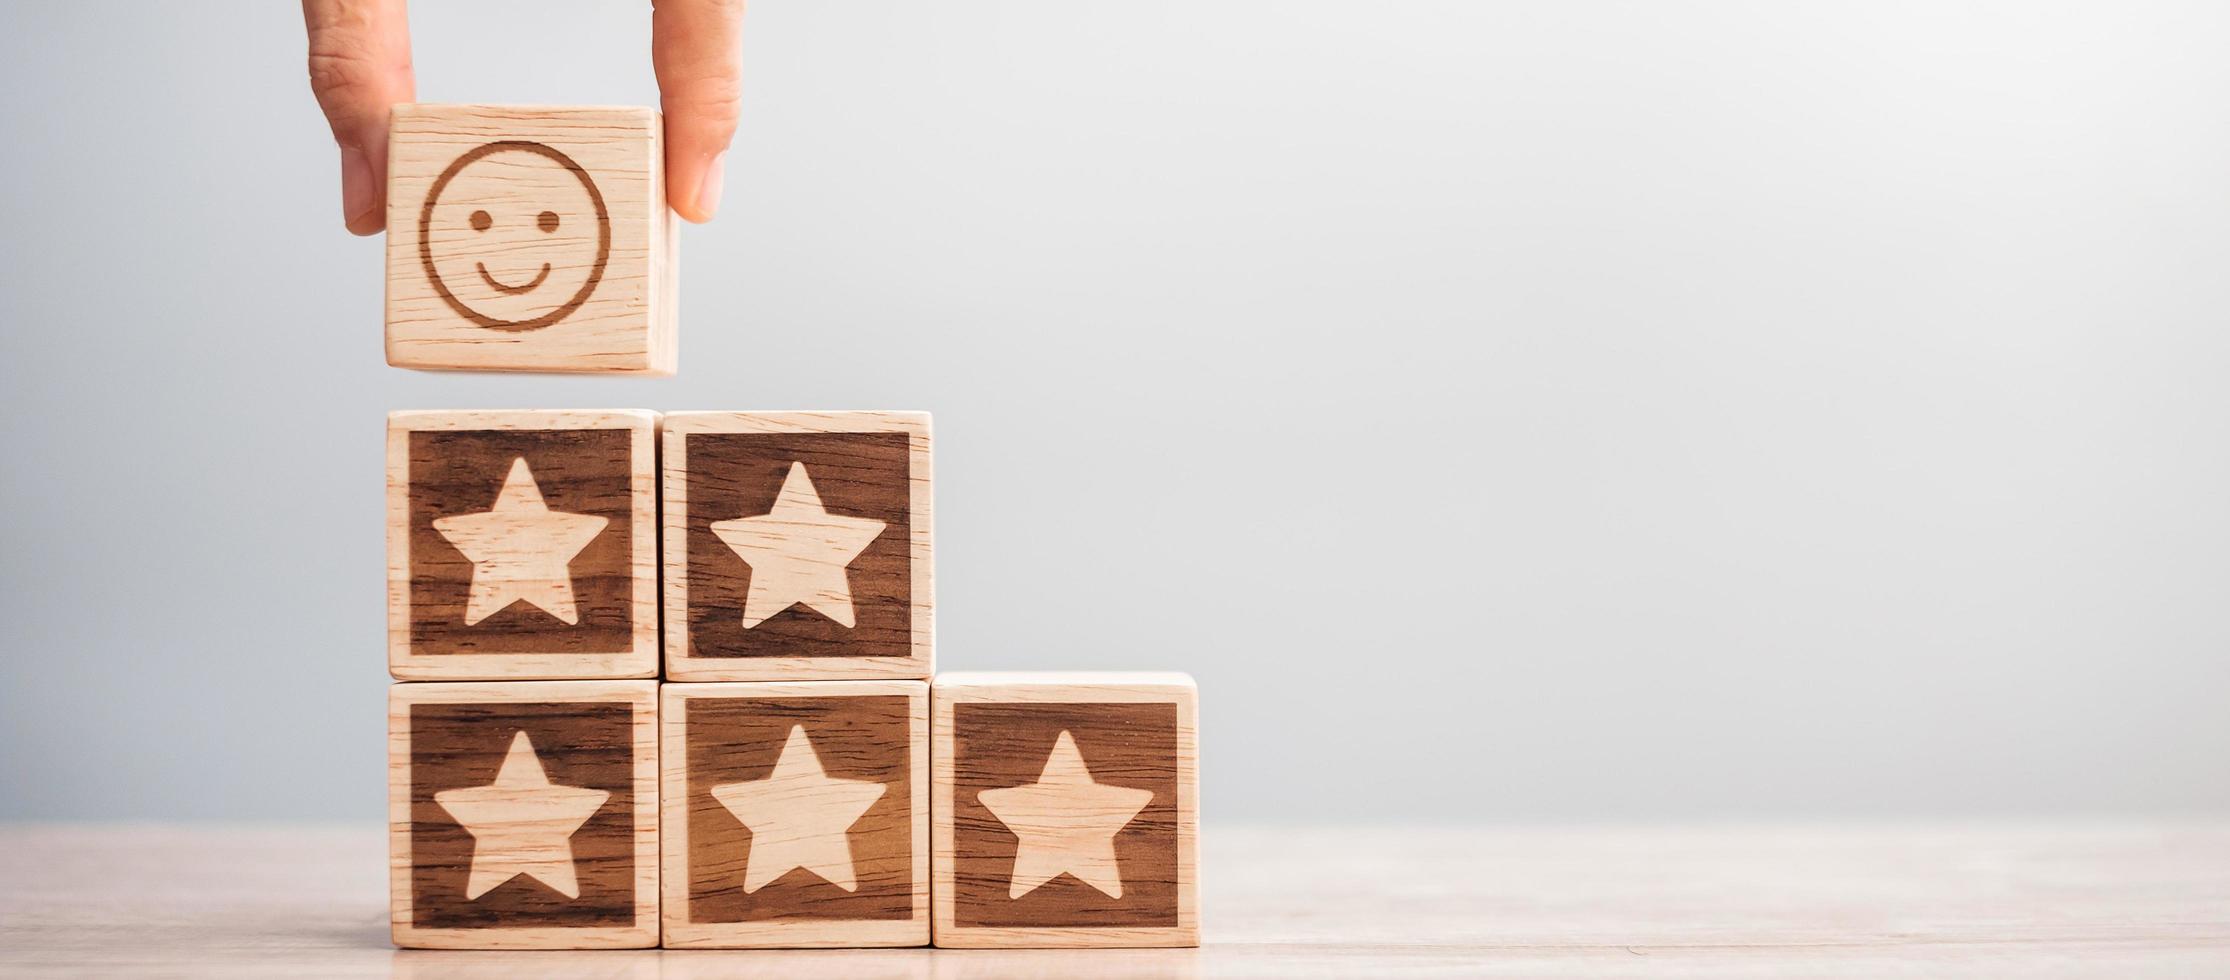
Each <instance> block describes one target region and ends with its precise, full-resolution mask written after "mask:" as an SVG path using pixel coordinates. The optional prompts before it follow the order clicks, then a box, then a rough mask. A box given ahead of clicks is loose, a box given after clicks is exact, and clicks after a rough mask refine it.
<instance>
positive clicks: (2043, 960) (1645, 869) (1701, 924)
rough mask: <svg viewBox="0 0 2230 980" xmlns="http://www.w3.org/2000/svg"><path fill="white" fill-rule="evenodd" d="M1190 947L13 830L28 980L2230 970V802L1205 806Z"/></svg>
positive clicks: (354, 849)
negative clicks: (562, 928)
mask: <svg viewBox="0 0 2230 980" xmlns="http://www.w3.org/2000/svg"><path fill="white" fill-rule="evenodd" d="M1205 832H1206V833H1207V834H1208V836H1209V837H1211V838H1212V839H1213V841H1214V846H1213V847H1210V848H1208V849H1207V850H1205V851H1203V852H1202V853H1201V863H1202V865H1203V867H1204V868H1205V871H1206V877H1207V878H1208V879H1209V880H1210V882H1211V884H1212V887H1210V888H1208V889H1206V890H1204V891H1203V892H1202V894H1201V901H1202V903H1203V906H1204V907H1203V915H1202V920H1203V930H1202V936H1201V939H1202V945H1201V946H1200V947H1199V948H1197V949H1104V950H997V949H991V950H955V949H876V950H752V951H721V950H647V949H646V950H620V951H610V952H600V953H596V954H594V955H585V956H584V955H582V954H579V953H570V952H528V951H503V952H451V951H426V950H396V949H394V948H393V947H391V946H390V945H388V926H387V912H386V909H387V902H386V885H385V881H386V879H385V875H384V874H383V872H382V869H381V859H382V858H383V857H384V856H385V850H386V843H385V837H384V835H383V834H382V833H381V832H380V830H379V829H378V828H377V827H376V826H375V825H371V824H364V825H356V826H322V827H319V826H287V825H275V824H263V825H252V826H223V825H209V824H197V825H190V826H163V825H146V824H140V825H115V824H106V825H16V826H0V975H6V976H10V977H87V976H99V977H127V978H140V977H223V978H228V980H229V978H236V977H271V978H293V977H336V978H359V977H380V978H385V977H426V978H433V977H466V978H472V977H478V978H488V980H497V978H538V980H539V978H547V980H572V978H584V980H585V978H612V977H638V976H639V977H646V978H659V977H663V978H668V980H674V978H694V977H707V978H711V977H733V976H739V975H749V976H781V977H842V978H854V977H863V976H865V977H922V978H929V977H995V976H1095V977H1353V976H1403V977H1649V978H1662V977H1681V978H1724V977H1737V978H1761V980H1763V978H1776V980H1777V978H1783V977H1827V978H1868V980H1871V978H1875V977H1889V976H1896V977H1943V976H1962V977H2014V976H2019V977H2065V978H2077V977H2080V978H2092V977H2096V978H2112V980H2147V978H2156V977H2157V978H2181V977H2214V976H2222V975H2223V974H2224V973H2225V971H2226V967H2230V914H2226V909H2230V886H2226V884H2225V883H2226V882H2230V822H2226V821H2224V820H2222V819H2219V818H2218V819H2214V820H2185V821H2153V820H2126V819H2124V820H2094V821H2080V822H2036V821H1988V822H1966V823H1951V824H1944V823H1935V824H1910V823H1907V824H1884V825H1819V824H1748V825H1728V826H1712V827H1648V826H1636V827H1593V828H1525V827H1478V828H1455V827H1418V826H1396V825H1388V826H1378V827H1277V828H1273V827H1247V826H1233V825H1229V824H1211V825H1210V826H1209V827H1208V828H1206V831H1205Z"/></svg>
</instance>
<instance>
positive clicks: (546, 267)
mask: <svg viewBox="0 0 2230 980" xmlns="http://www.w3.org/2000/svg"><path fill="white" fill-rule="evenodd" d="M611 251H612V220H611V215H610V214H608V213H607V212H606V211H605V208H604V195H603V194H601V193H599V192H598V191H597V189H596V181H595V180H593V179H591V178H590V177H589V174H588V171H586V170H584V169H582V168H581V165H580V164H577V163H574V162H573V159H572V158H571V157H568V156H566V155H565V154H563V153H560V152H558V151H556V150H554V149H551V148H550V147H547V146H544V145H542V144H540V143H534V142H528V141H526V140H503V141H500V142H495V143H488V144H484V145H482V146H478V147H475V148H473V149H472V150H471V151H470V152H468V153H466V154H465V155H463V156H460V157H458V158H457V160H456V162H454V163H451V164H450V165H449V169H447V170H444V171H442V173H441V176H440V177H439V178H437V179H435V181H434V186H433V189H432V190H429V191H427V192H426V203H425V206H424V207H422V208H420V209H419V212H418V259H419V262H420V264H421V265H423V266H424V267H425V271H426V279H427V281H429V282H431V283H433V287H434V291H435V292H437V293H440V294H441V298H442V300H443V301H444V302H446V303H448V304H449V308H450V309H451V310H454V311H456V313H457V315H458V316H461V317H464V318H465V319H467V320H470V321H472V322H473V323H475V324H478V325H480V326H483V327H486V328H488V329H490V330H503V331H514V332H515V331H525V330H536V329H540V328H542V327H547V326H549V325H550V324H553V323H556V322H558V321H559V320H563V319H565V318H566V316H568V315H569V314H571V313H572V312H573V311H574V310H577V309H580V308H581V304H583V303H586V302H588V299H589V297H590V296H591V295H593V294H594V293H595V292H596V285H597V283H599V282H601V281H602V280H603V278H604V264H605V262H606V261H608V260H609V259H610V258H611Z"/></svg>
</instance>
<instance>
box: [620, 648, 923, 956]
mask: <svg viewBox="0 0 2230 980" xmlns="http://www.w3.org/2000/svg"><path fill="white" fill-rule="evenodd" d="M661 698H662V701H661V705H660V712H659V719H660V730H661V741H660V750H659V759H660V767H661V769H662V771H663V772H662V779H661V788H662V792H663V800H664V804H663V808H664V816H665V822H664V824H663V825H662V827H661V831H660V833H661V839H662V845H663V847H664V852H665V867H664V874H663V876H662V880H663V882H664V891H665V895H664V902H663V903H662V904H663V907H664V910H665V912H664V915H665V932H664V935H665V944H666V945H667V946H670V947H727V948H739V947H761V948H766V947H811V946H823V947H827V946H841V947H868V946H925V945H928V943H929V685H928V684H927V683H926V682H923V681H782V682H764V683H752V684H668V685H665V687H664V688H663V690H662V691H661Z"/></svg>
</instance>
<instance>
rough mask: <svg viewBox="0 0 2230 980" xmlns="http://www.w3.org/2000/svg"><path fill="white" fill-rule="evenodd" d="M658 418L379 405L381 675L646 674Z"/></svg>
mask: <svg viewBox="0 0 2230 980" xmlns="http://www.w3.org/2000/svg"><path fill="white" fill-rule="evenodd" d="M657 424H658V417H657V415H656V414H655V413H652V412H643V411H626V410H612V411H457V412H396V413H394V414H392V415H390V416H388V422H387V637H388V645H387V646H388V670H389V672H391V673H393V674H394V675H395V677H397V678H399V679H401V680H527V679H541V678H554V679H567V678H582V679H586V678H630V677H655V676H657V674H658V606H657V601H658V600H657V592H658V565H657V556H658V528H657V505H658V502H657V496H656V487H655V484H656V472H657V471H656V465H655V463H654V459H655V452H656V450H655V448H654V442H653V440H654V439H655V438H656V429H657Z"/></svg>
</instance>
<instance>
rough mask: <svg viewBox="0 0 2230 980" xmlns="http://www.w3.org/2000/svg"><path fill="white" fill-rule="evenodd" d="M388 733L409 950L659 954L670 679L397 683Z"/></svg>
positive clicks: (399, 920) (393, 834)
mask: <svg viewBox="0 0 2230 980" xmlns="http://www.w3.org/2000/svg"><path fill="white" fill-rule="evenodd" d="M387 722H388V821H389V840H390V843H389V861H388V867H389V881H390V907H391V923H392V929H393V939H394V943H395V945H397V946H404V947H416V948H427V949H600V948H607V949H608V948H640V947H649V946H656V945H657V944H658V925H657V923H658V777H657V773H658V700H657V684H656V682H654V681H513V682H489V683H473V684H397V685H395V686H394V687H393V688H392V689H391V691H390V694H389V701H388V719H387ZM527 744H531V751H530V752H528V753H527V754H524V755H522V748H521V747H522V746H524V745H527ZM522 760H525V761H524V762H522ZM522 765H524V766H525V767H527V769H528V770H529V771H528V772H526V773H524V776H525V778H521V776H522V772H521V767H522ZM557 794H564V795H567V796H573V797H577V796H583V795H585V796H587V797H589V799H588V800H586V805H584V806H581V807H580V808H578V809H573V810H572V813H571V815H570V816H569V817H567V818H566V819H563V820H558V821H556V822H555V823H553V822H552V819H551V817H552V815H551V813H550V806H549V804H550V803H551V800H550V799H549V797H551V796H552V795H557ZM596 794H602V796H601V798H597V796H596ZM460 796H469V797H471V799H470V800H469V802H470V803H471V804H472V805H473V808H472V809H467V808H466V807H465V806H464V805H463V804H461V803H460V802H459V799H458V798H459V797H460ZM572 803H573V801H572V800H567V801H565V802H564V803H562V804H561V805H562V806H564V807H567V808H571V807H572ZM574 827H577V828H578V829H571V828H574ZM553 865H557V867H555V868H553ZM568 866H569V867H568ZM491 885H492V886H493V887H490V886H491Z"/></svg>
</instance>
